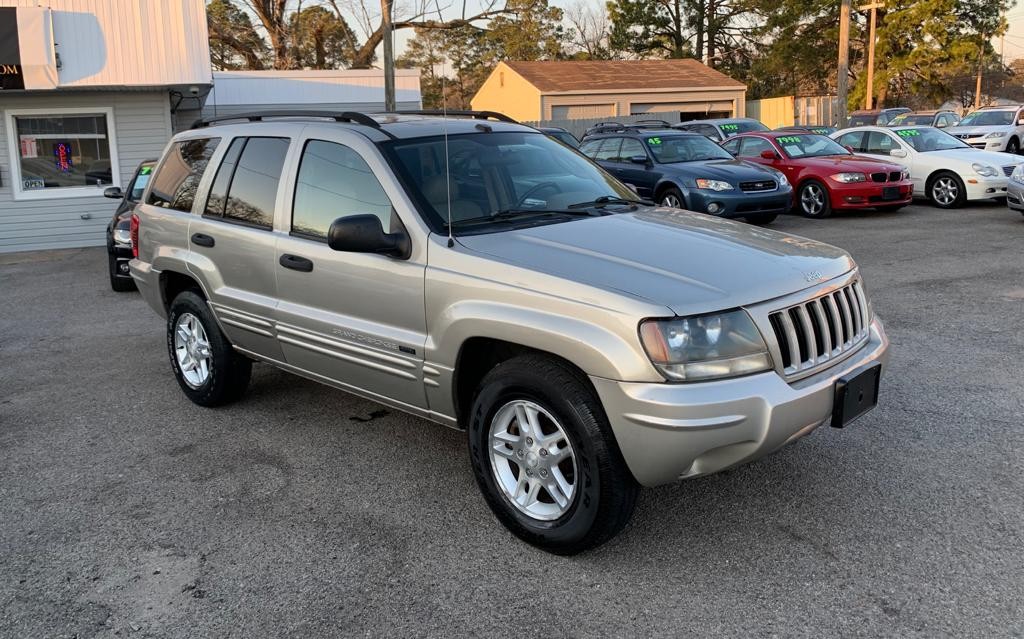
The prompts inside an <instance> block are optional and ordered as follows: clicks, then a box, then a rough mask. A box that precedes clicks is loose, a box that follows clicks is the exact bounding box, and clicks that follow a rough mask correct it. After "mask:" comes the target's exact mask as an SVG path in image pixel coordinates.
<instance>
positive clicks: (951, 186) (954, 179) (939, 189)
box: [928, 171, 967, 209]
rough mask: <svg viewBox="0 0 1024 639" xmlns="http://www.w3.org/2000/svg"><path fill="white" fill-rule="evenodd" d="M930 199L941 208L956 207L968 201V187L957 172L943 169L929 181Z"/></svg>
mask: <svg viewBox="0 0 1024 639" xmlns="http://www.w3.org/2000/svg"><path fill="white" fill-rule="evenodd" d="M928 199H930V200H931V201H932V204H934V205H935V206H937V207H939V208H940V209H955V208H958V207H960V206H963V204H964V202H966V201H967V189H965V188H964V183H963V181H962V180H961V179H960V178H959V177H958V176H957V175H956V174H954V173H950V172H948V171H943V172H942V173H939V174H937V175H936V176H935V177H933V178H932V179H931V180H930V181H929V182H928Z"/></svg>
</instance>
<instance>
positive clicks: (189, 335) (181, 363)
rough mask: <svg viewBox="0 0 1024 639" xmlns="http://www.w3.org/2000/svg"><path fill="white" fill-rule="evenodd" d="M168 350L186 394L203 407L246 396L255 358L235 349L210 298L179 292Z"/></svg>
mask: <svg viewBox="0 0 1024 639" xmlns="http://www.w3.org/2000/svg"><path fill="white" fill-rule="evenodd" d="M167 352H168V354H169V355H170V358H171V369H172V370H173V371H174V376H175V377H176V378H177V379H178V384H179V385H180V386H181V390H182V391H184V393H185V395H186V397H188V398H189V399H190V400H192V401H193V402H194V403H196V404H199V405H200V406H220V405H222V404H227V403H229V402H232V401H235V400H236V399H238V398H239V397H241V396H242V393H244V392H245V389H246V387H247V386H248V385H249V377H250V376H251V375H252V360H250V359H248V358H247V357H244V356H243V355H241V354H239V353H237V352H235V349H234V347H232V346H231V343H230V342H229V341H228V339H227V337H225V336H224V333H222V332H221V330H220V327H219V326H218V325H217V321H216V319H214V317H213V312H212V311H210V306H209V305H208V304H207V303H206V300H204V299H203V298H202V296H201V295H199V294H198V293H196V292H195V291H184V292H182V293H179V294H178V296H177V297H175V298H174V301H173V302H171V307H170V309H169V310H168V313H167Z"/></svg>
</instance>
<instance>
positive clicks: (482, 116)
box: [395, 109, 519, 124]
mask: <svg viewBox="0 0 1024 639" xmlns="http://www.w3.org/2000/svg"><path fill="white" fill-rule="evenodd" d="M395 113H396V114H397V115H443V116H451V117H454V118H473V119H476V120H499V121H501V122H510V123H512V124H519V122H517V121H515V120H513V119H512V118H510V117H508V116H507V115H505V114H504V113H498V112H497V111H469V110H466V109H459V110H447V111H446V110H443V109H414V110H411V111H395Z"/></svg>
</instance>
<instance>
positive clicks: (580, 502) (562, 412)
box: [468, 355, 639, 555]
mask: <svg viewBox="0 0 1024 639" xmlns="http://www.w3.org/2000/svg"><path fill="white" fill-rule="evenodd" d="M468 436H469V452H470V460H471V461H472V464H473V473H474V475H475V476H476V480H477V484H478V485H479V486H480V490H481V492H482V493H483V495H484V498H485V499H486V500H487V504H488V506H490V508H491V510H492V511H493V512H494V514H495V516H497V518H498V520H499V521H501V523H502V524H504V525H505V527H507V528H508V529H509V530H510V531H512V533H514V534H515V535H516V536H518V537H519V538H520V539H522V540H523V541H526V542H527V543H530V544H533V545H535V546H537V547H539V548H542V549H544V550H546V551H548V552H552V553H555V554H560V555H572V554H576V553H579V552H582V551H584V550H587V549H588V548H593V547H595V546H598V545H600V544H602V543H604V542H605V541H607V540H609V539H611V538H612V537H613V536H615V535H616V534H617V533H618V532H619V531H620V530H622V528H623V527H624V526H625V525H626V524H627V523H628V522H629V519H630V517H631V516H632V513H633V507H634V504H635V503H636V496H637V493H638V491H639V486H638V485H637V483H636V480H635V479H634V478H633V476H632V474H631V473H630V472H629V469H628V468H627V467H626V464H625V462H624V461H623V459H622V454H621V453H620V452H619V449H618V445H617V444H616V442H615V438H614V436H613V435H612V432H611V427H610V426H609V424H608V420H607V418H606V417H605V414H604V410H603V408H602V407H601V404H600V402H599V401H598V400H597V398H596V397H595V396H594V393H593V391H592V390H591V389H590V388H589V386H588V385H587V384H586V382H585V378H582V377H581V376H580V375H579V374H578V373H576V372H575V371H573V370H572V369H571V368H569V367H568V366H567V365H565V364H563V363H561V362H559V361H557V360H554V359H551V358H548V357H544V356H540V355H523V356H518V357H515V358H513V359H510V360H508V361H506V362H503V363H501V364H499V365H497V366H496V367H494V368H493V369H492V370H491V371H490V372H489V373H487V375H486V376H484V379H483V381H482V382H481V383H480V386H479V388H478V390H477V394H476V398H475V399H474V402H473V411H472V416H471V421H470V425H469V430H468Z"/></svg>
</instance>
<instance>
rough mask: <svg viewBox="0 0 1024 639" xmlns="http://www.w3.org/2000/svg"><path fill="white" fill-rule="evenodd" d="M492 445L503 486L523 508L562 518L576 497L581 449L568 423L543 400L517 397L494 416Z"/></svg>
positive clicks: (536, 514) (493, 460) (493, 463)
mask: <svg viewBox="0 0 1024 639" xmlns="http://www.w3.org/2000/svg"><path fill="white" fill-rule="evenodd" d="M488 445H489V447H490V451H491V467H492V469H493V470H494V479H495V482H496V483H497V485H498V488H499V490H501V492H502V494H504V496H505V497H506V498H507V499H508V501H509V502H510V503H511V504H512V505H513V506H515V507H516V509H518V510H519V511H520V512H522V513H523V514H525V515H527V516H528V517H531V518H533V519H538V520H541V521H552V520H555V519H558V518H559V517H561V516H562V515H564V514H565V513H567V512H568V511H569V509H570V508H571V506H572V503H573V498H574V497H575V496H576V492H577V490H576V454H575V452H574V451H573V448H572V444H571V443H570V442H569V437H568V436H567V435H566V432H565V430H564V429H563V428H562V425H561V424H560V423H559V422H558V420H557V419H555V418H554V417H553V416H552V415H551V413H549V412H548V411H547V410H545V409H544V408H543V407H541V406H540V405H538V404H536V403H534V402H531V401H528V400H525V399H517V400H513V401H511V402H508V403H507V404H505V405H504V406H502V407H501V408H500V409H498V411H497V412H496V413H495V414H494V418H493V419H492V420H491V428H490V434H489V436H488Z"/></svg>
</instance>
